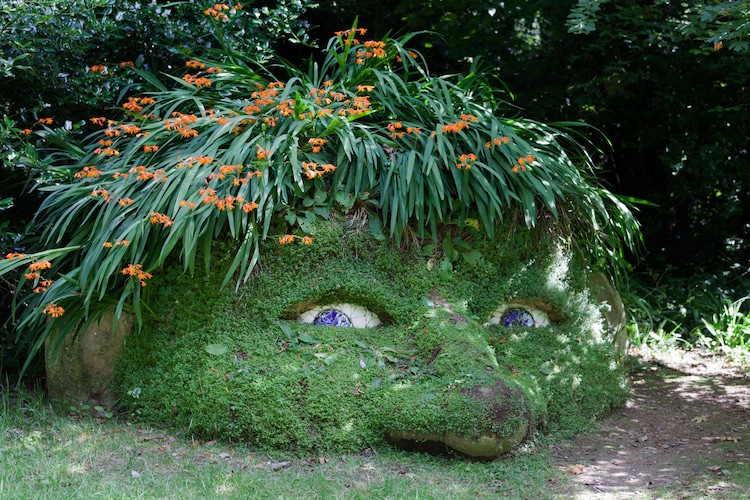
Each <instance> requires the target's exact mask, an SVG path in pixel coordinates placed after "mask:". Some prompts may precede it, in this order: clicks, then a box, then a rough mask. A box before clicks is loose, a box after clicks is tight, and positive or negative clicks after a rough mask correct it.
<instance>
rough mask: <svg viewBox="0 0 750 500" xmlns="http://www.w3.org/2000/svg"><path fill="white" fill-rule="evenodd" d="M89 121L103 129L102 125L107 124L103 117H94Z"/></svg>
mask: <svg viewBox="0 0 750 500" xmlns="http://www.w3.org/2000/svg"><path fill="white" fill-rule="evenodd" d="M89 121H90V122H91V123H93V124H94V125H98V126H100V127H103V126H104V124H105V123H107V119H106V118H105V117H103V116H95V117H93V118H89Z"/></svg>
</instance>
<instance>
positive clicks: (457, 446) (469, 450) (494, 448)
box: [387, 423, 529, 458]
mask: <svg viewBox="0 0 750 500" xmlns="http://www.w3.org/2000/svg"><path fill="white" fill-rule="evenodd" d="M528 433H529V424H528V423H526V424H519V425H518V428H517V429H516V431H515V433H514V434H513V435H512V436H511V437H509V438H501V437H500V436H498V435H497V434H494V433H486V434H482V435H481V436H479V437H478V438H471V437H467V436H462V435H460V434H455V433H452V432H445V433H442V434H438V433H434V432H416V431H395V432H390V433H388V436H387V438H388V441H390V442H391V443H392V444H394V445H396V446H399V447H404V446H405V445H406V444H407V443H416V444H421V443H442V444H444V445H445V446H447V447H448V448H450V449H452V450H455V451H457V452H459V453H463V454H464V455H468V456H470V457H474V458H496V457H500V456H502V455H505V454H506V453H508V452H510V451H512V450H513V449H514V448H515V447H516V446H518V445H519V444H521V442H522V441H523V440H524V439H525V438H526V436H527V435H528Z"/></svg>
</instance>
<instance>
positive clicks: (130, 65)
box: [120, 61, 135, 69]
mask: <svg viewBox="0 0 750 500" xmlns="http://www.w3.org/2000/svg"><path fill="white" fill-rule="evenodd" d="M120 67H121V68H130V69H135V64H133V61H122V62H121V63H120Z"/></svg>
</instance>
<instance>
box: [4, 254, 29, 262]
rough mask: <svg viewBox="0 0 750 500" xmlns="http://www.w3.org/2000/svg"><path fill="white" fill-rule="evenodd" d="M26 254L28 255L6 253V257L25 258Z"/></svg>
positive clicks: (10, 258)
mask: <svg viewBox="0 0 750 500" xmlns="http://www.w3.org/2000/svg"><path fill="white" fill-rule="evenodd" d="M25 256H26V254H23V253H9V254H5V258H6V259H8V260H13V259H23V258H24V257H25Z"/></svg>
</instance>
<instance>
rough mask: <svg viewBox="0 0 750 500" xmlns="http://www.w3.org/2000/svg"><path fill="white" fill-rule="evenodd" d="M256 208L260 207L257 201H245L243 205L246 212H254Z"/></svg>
mask: <svg viewBox="0 0 750 500" xmlns="http://www.w3.org/2000/svg"><path fill="white" fill-rule="evenodd" d="M256 208H258V204H257V203H255V202H254V201H251V202H249V203H245V204H244V205H242V211H243V212H245V213H246V214H247V213H250V212H252V211H253V210H255V209H256Z"/></svg>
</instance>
